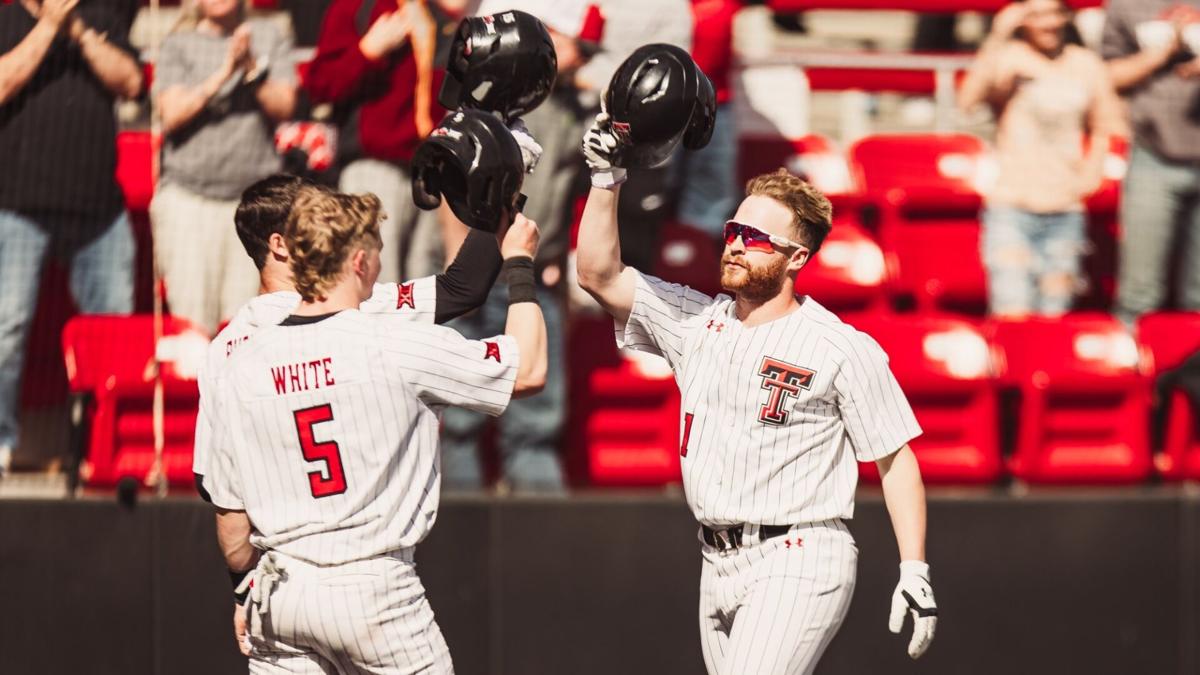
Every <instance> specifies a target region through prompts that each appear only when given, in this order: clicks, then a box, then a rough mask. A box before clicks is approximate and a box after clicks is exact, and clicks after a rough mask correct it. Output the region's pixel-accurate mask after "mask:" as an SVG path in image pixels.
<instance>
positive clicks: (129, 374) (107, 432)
mask: <svg viewBox="0 0 1200 675" xmlns="http://www.w3.org/2000/svg"><path fill="white" fill-rule="evenodd" d="M163 336H164V338H163V339H162V340H160V341H159V342H158V357H159V360H160V362H161V371H162V376H163V378H162V379H163V394H164V396H163V416H162V421H163V428H162V432H163V439H164V444H163V464H164V468H165V471H166V475H167V479H168V481H169V482H170V483H171V484H173V485H179V486H187V485H191V484H192V443H193V438H194V433H195V428H196V411H197V405H198V404H199V393H198V391H197V389H196V380H195V372H196V368H197V367H198V366H199V364H200V363H201V362H202V360H203V355H204V350H205V347H206V346H207V344H208V336H206V335H205V334H204V333H202V332H200V331H199V330H198V329H197V328H195V327H194V326H192V325H191V324H190V323H189V322H187V321H185V320H183V319H177V318H173V317H165V318H164V319H163ZM62 344H63V357H64V359H65V361H66V366H67V381H68V386H69V388H70V391H71V393H72V395H73V399H74V403H73V405H74V406H75V407H74V410H73V414H72V416H73V419H74V420H75V421H76V424H78V425H79V427H78V429H77V431H78V432H79V433H78V434H77V437H76V438H75V439H74V442H75V443H77V444H78V445H79V446H81V447H80V448H78V449H76V451H77V452H80V453H82V452H83V446H86V461H84V463H83V464H82V466H81V467H80V477H82V478H83V480H84V481H85V482H86V483H88V484H89V485H97V486H111V485H114V484H116V482H117V481H118V480H120V479H121V478H124V477H126V476H129V477H133V478H135V479H137V480H139V481H141V480H143V479H144V478H145V477H146V475H147V472H148V471H149V470H150V468H151V467H152V465H153V463H154V447H155V433H154V398H155V392H154V389H155V387H154V353H155V340H154V318H153V317H152V316H147V315H135V316H127V317H125V316H122V317H114V316H82V317H76V318H74V319H72V320H71V321H70V322H68V323H67V326H66V328H65V329H63V336H62Z"/></svg>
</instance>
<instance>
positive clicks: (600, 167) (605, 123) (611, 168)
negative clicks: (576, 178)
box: [583, 112, 626, 190]
mask: <svg viewBox="0 0 1200 675" xmlns="http://www.w3.org/2000/svg"><path fill="white" fill-rule="evenodd" d="M620 145H621V140H620V139H619V138H617V135H616V134H615V133H613V130H612V119H611V118H610V117H609V116H608V113H604V112H602V113H600V114H599V115H596V121H595V122H593V123H592V126H591V127H590V128H589V129H588V130H587V133H585V134H584V135H583V157H584V159H586V160H587V165H588V168H589V169H591V170H592V185H593V186H594V187H598V188H603V189H605V190H610V189H612V188H614V187H616V186H618V185H620V184H621V183H624V182H625V177H626V176H625V169H623V168H621V167H619V166H615V165H614V164H613V162H614V158H615V156H616V150H617V148H618V147H620Z"/></svg>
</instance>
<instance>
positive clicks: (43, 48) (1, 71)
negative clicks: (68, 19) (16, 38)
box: [0, 20, 58, 104]
mask: <svg viewBox="0 0 1200 675" xmlns="http://www.w3.org/2000/svg"><path fill="white" fill-rule="evenodd" d="M57 34H58V28H57V27H56V26H54V25H53V24H51V23H50V22H49V21H46V20H41V21H38V22H37V24H35V25H34V27H33V29H32V30H30V31H29V33H28V34H27V35H26V36H25V38H24V39H23V40H21V43H20V44H18V45H17V46H16V47H13V48H12V49H11V50H10V51H9V52H8V53H7V54H5V55H3V56H0V104H3V103H7V102H8V101H9V99H11V98H13V97H14V96H16V95H17V93H18V92H20V91H21V90H22V89H24V88H25V85H26V84H29V80H30V79H31V78H32V77H33V74H34V73H35V72H37V69H38V66H39V65H41V63H42V59H43V58H45V56H46V52H47V51H49V49H50V45H51V44H53V42H54V36H55V35H57Z"/></svg>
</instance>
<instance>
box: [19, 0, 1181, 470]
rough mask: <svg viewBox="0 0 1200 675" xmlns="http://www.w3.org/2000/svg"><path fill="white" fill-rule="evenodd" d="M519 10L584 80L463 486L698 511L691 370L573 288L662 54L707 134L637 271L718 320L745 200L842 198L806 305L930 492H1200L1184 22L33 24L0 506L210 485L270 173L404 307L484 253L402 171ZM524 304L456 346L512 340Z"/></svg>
mask: <svg viewBox="0 0 1200 675" xmlns="http://www.w3.org/2000/svg"><path fill="white" fill-rule="evenodd" d="M508 9H521V10H524V11H527V12H530V13H532V14H534V15H536V16H538V17H539V18H541V19H542V20H543V22H544V23H546V25H547V27H548V28H549V29H550V33H551V35H552V37H553V39H554V43H555V48H556V51H557V54H558V67H559V78H558V82H557V85H556V88H555V91H554V93H553V95H552V96H551V98H550V100H549V101H547V102H546V103H545V104H544V105H543V106H541V107H540V108H539V109H537V110H536V111H534V112H533V113H531V114H529V115H528V116H527V117H526V118H525V119H524V121H525V123H526V125H527V126H528V127H529V129H530V131H531V133H532V134H533V135H534V136H535V137H536V138H537V139H538V141H539V142H540V143H541V145H542V146H543V148H544V154H543V156H542V159H541V161H540V163H539V164H538V166H537V169H536V170H535V171H534V173H533V174H532V175H530V176H529V177H527V180H526V184H525V188H524V190H523V191H524V193H525V194H527V195H528V196H529V199H528V202H527V206H526V214H527V215H528V216H530V217H531V218H533V219H534V220H536V221H537V222H538V223H539V225H540V226H541V230H542V246H541V250H540V252H539V259H538V260H537V261H536V266H537V275H538V280H539V283H540V285H539V289H538V291H539V300H540V303H541V305H542V308H543V311H544V312H545V315H546V320H547V324H548V329H549V337H550V357H551V373H550V377H549V380H548V384H547V387H546V389H545V391H544V392H543V393H541V394H539V395H538V396H536V397H533V398H529V399H522V400H520V401H515V402H514V403H513V405H512V406H511V407H510V409H509V410H508V412H507V413H506V414H505V415H503V416H502V417H500V418H499V419H498V420H495V421H491V420H487V419H485V418H482V417H480V416H478V415H474V414H472V413H469V412H466V411H458V410H451V411H448V412H447V413H446V414H445V417H444V419H443V432H442V433H443V438H442V441H443V468H444V476H445V479H444V480H445V484H446V486H447V488H449V489H466V490H474V489H481V488H486V489H495V490H499V491H501V492H506V491H510V490H514V491H530V492H539V493H561V492H564V491H565V490H566V489H567V488H568V486H584V485H645V484H650V485H661V484H671V483H673V482H676V481H677V480H678V462H677V460H675V452H676V450H677V448H676V446H677V443H678V439H677V431H678V429H677V425H678V398H677V397H678V394H677V390H676V388H675V387H674V385H673V383H672V382H671V381H670V380H669V379H667V378H669V371H668V369H667V368H666V366H665V364H664V363H661V362H656V361H655V360H654V359H647V358H645V357H643V356H633V355H624V354H618V353H617V352H616V351H615V346H614V345H613V341H612V333H611V326H610V325H609V324H608V322H606V321H605V319H604V318H603V316H602V315H601V314H600V313H599V312H598V311H597V308H595V307H594V306H592V305H591V301H590V299H589V298H587V296H586V295H584V294H582V293H580V292H579V290H578V289H577V288H576V287H575V284H574V282H573V280H572V257H573V255H572V250H573V245H574V237H573V233H574V228H575V227H576V225H577V220H578V216H579V213H580V211H581V208H582V199H583V197H584V196H585V195H586V188H587V185H588V182H587V179H586V176H585V175H584V173H583V169H584V167H583V162H582V157H581V155H580V152H579V141H580V138H581V136H582V133H583V130H584V129H585V128H586V126H587V125H588V123H589V122H590V120H591V118H592V117H593V116H594V115H595V114H596V112H598V110H599V100H600V93H601V90H602V89H603V87H604V86H605V84H606V83H607V82H608V79H609V77H610V76H611V74H612V72H613V71H614V70H615V69H616V67H617V65H618V64H619V63H620V62H621V61H622V60H623V59H624V58H625V56H627V55H628V54H629V53H630V52H632V51H633V50H634V49H635V48H636V47H638V46H640V45H642V44H646V43H649V42H670V43H674V44H677V45H680V46H682V47H684V48H687V49H690V51H691V53H692V54H693V56H694V58H695V59H696V61H697V63H698V64H699V65H700V67H701V68H702V69H703V70H704V71H705V72H706V73H707V74H708V76H709V78H710V79H711V80H712V82H713V84H714V86H715V89H716V92H717V100H718V116H717V123H716V129H715V131H714V134H713V139H712V142H711V143H710V144H709V145H708V147H706V148H704V149H703V150H700V151H694V152H685V151H681V152H679V153H678V154H677V155H676V156H675V157H673V158H672V159H671V161H670V162H668V163H667V164H666V165H664V166H662V167H658V168H655V169H651V170H644V171H638V172H633V175H631V177H630V180H629V181H628V182H627V183H626V184H625V186H624V188H623V190H622V195H621V205H620V219H621V237H622V252H623V255H624V256H625V258H626V263H627V264H630V265H633V266H635V267H637V268H639V269H641V270H643V271H646V272H649V273H652V274H656V275H659V276H662V277H664V278H667V279H670V280H672V281H679V282H683V283H688V284H690V285H692V286H694V287H696V288H699V289H700V290H703V291H705V292H710V293H715V292H718V291H719V288H718V287H717V286H716V279H717V259H718V256H719V252H720V246H721V242H720V241H719V236H720V232H721V229H722V227H723V224H724V222H725V220H726V219H727V218H728V217H729V216H730V215H731V214H732V212H733V211H734V209H735V208H736V206H737V204H738V202H739V200H740V198H741V186H742V185H743V184H744V182H745V180H746V179H747V178H749V177H751V176H753V175H755V174H758V173H762V172H766V171H771V170H774V169H776V168H778V167H780V166H785V167H787V168H788V169H789V170H791V171H793V172H794V173H797V174H799V175H802V176H804V177H806V178H807V179H808V180H810V181H811V182H813V183H814V184H815V185H816V186H817V187H818V188H820V189H821V190H823V191H824V192H825V193H826V194H828V195H829V197H830V198H831V200H832V201H833V202H834V205H835V227H834V232H833V235H832V236H831V238H830V240H829V242H828V243H827V244H826V245H825V247H824V248H823V249H822V251H821V253H820V255H819V256H818V258H817V260H815V261H814V262H813V263H812V264H810V265H809V268H807V269H806V270H805V271H803V272H802V273H801V277H800V282H799V284H798V287H799V288H801V289H803V290H804V291H805V292H807V293H810V294H811V295H812V296H813V297H814V298H816V299H817V300H818V301H820V302H822V303H823V304H825V305H826V306H828V307H829V308H831V309H833V310H834V311H836V312H838V313H839V314H841V315H842V316H843V317H844V318H846V320H847V321H849V322H850V323H853V324H854V325H856V326H859V327H860V328H861V329H863V330H866V331H867V332H869V333H871V334H872V335H873V336H875V337H876V339H878V340H879V341H880V342H881V343H882V344H883V345H884V347H885V348H886V349H888V351H889V353H890V354H891V357H892V361H893V368H894V369H895V370H896V371H897V375H898V377H899V378H900V380H901V383H902V384H903V385H904V386H905V389H906V391H907V392H908V393H909V395H910V397H912V398H913V399H914V402H915V407H916V409H917V411H918V416H919V417H920V418H921V421H922V424H923V426H924V427H925V428H926V430H927V434H926V437H925V438H924V439H923V441H921V444H920V445H918V447H917V448H916V449H917V452H918V456H919V458H920V460H921V462H922V468H923V470H925V471H926V473H927V477H929V478H930V479H931V481H932V482H949V483H960V482H971V483H995V482H998V481H1003V480H1008V479H1010V478H1013V477H1015V478H1017V479H1021V480H1028V481H1047V482H1085V483H1089V482H1126V483H1138V482H1142V481H1145V480H1147V479H1148V478H1150V477H1151V476H1157V477H1158V478H1166V479H1172V478H1182V477H1193V478H1200V459H1197V457H1200V434H1197V432H1196V419H1197V415H1196V401H1197V399H1200V391H1196V390H1197V389H1200V387H1198V386H1197V385H1196V383H1195V381H1196V375H1195V371H1196V368H1197V360H1196V358H1195V356H1194V354H1195V352H1196V351H1197V350H1200V314H1198V313H1197V311H1198V310H1200V4H1198V3H1197V2H1195V1H1187V2H1183V1H1179V0H1110V2H1108V3H1105V4H1103V5H1102V4H1101V3H1100V2H1092V1H1089V0H1084V1H1083V2H1070V3H1068V2H1060V1H1059V0H1023V1H1021V2H1011V3H1006V2H1002V1H1000V0H776V1H771V2H737V1H735V0H692V1H691V2H689V1H688V0H599V1H597V2H589V1H587V0H482V2H477V1H474V0H399V2H397V0H183V4H182V5H180V4H178V3H177V2H159V1H157V0H155V1H153V2H150V3H149V4H145V3H142V4H139V3H138V1H137V0H83V1H82V2H78V1H77V0H8V1H7V3H6V4H3V5H0V52H2V53H3V56H2V57H0V156H3V161H2V162H0V474H4V475H7V476H8V477H7V478H6V479H3V480H4V483H0V490H3V489H4V487H5V486H6V485H7V487H8V489H9V490H12V489H13V487H12V486H13V485H18V484H20V482H21V477H22V476H24V477H26V478H29V477H31V476H39V477H45V476H50V477H59V478H61V479H63V480H65V481H66V482H68V483H69V484H71V485H72V486H73V485H74V482H75V480H76V477H78V478H80V479H81V480H82V482H83V484H84V485H85V486H95V487H107V486H111V485H114V484H116V483H117V482H118V481H119V480H120V479H122V478H125V477H131V478H134V479H135V480H137V481H139V482H143V481H146V480H147V477H148V473H149V474H150V475H149V478H150V479H151V480H154V479H158V478H162V479H165V480H166V481H167V482H169V483H170V484H171V485H173V486H176V487H178V488H179V489H181V490H186V489H189V487H188V486H189V485H190V484H191V449H190V447H191V440H192V437H191V434H192V429H193V427H194V419H195V405H196V391H195V373H196V368H197V367H198V364H199V363H200V362H201V360H202V353H203V347H204V345H205V343H206V340H207V339H208V338H209V337H210V336H212V335H213V334H214V333H215V332H216V331H217V330H218V329H219V327H220V326H221V325H222V324H223V322H225V321H227V320H228V319H229V318H230V317H231V316H232V315H233V313H234V312H235V311H236V310H237V309H238V307H240V306H241V305H242V304H243V303H244V302H246V301H247V300H248V299H250V298H251V297H253V296H254V295H255V294H256V293H257V292H258V277H257V274H256V270H255V267H254V265H253V263H252V261H251V260H250V259H249V258H248V257H247V256H246V254H245V252H244V251H243V249H242V246H241V243H240V241H239V239H238V236H237V232H236V231H235V228H234V225H233V212H234V209H235V207H236V204H237V201H238V197H239V195H240V194H241V191H242V190H243V189H244V188H245V187H247V186H248V185H250V184H251V183H253V182H254V181H256V180H259V179H261V178H264V177H266V176H268V175H270V174H273V173H277V172H280V171H288V172H292V173H298V174H303V175H307V176H309V177H312V178H314V179H315V180H318V181H321V182H324V183H327V184H329V185H333V186H337V187H338V188H339V189H341V190H344V191H348V192H372V193H375V194H376V195H378V196H379V197H380V198H381V200H382V201H383V204H384V206H385V210H386V211H387V214H388V218H387V220H386V221H385V223H384V230H383V233H384V237H385V250H384V254H385V259H384V266H383V273H382V275H381V278H380V281H385V282H387V281H401V280H406V279H413V278H416V277H421V276H426V275H430V274H434V273H436V272H438V271H440V270H441V269H442V268H443V267H444V265H445V264H446V263H447V261H448V260H450V259H452V258H453V255H454V253H455V251H456V250H457V247H458V245H459V244H460V243H461V241H462V238H463V236H465V230H464V226H463V225H462V224H461V223H457V222H455V221H454V220H453V218H452V217H450V216H448V215H447V214H446V213H445V212H444V210H443V211H438V212H426V211H420V210H418V209H417V208H416V207H415V206H414V205H413V203H412V200H411V198H410V191H409V173H408V166H407V164H408V162H409V160H410V159H411V157H412V154H413V152H414V150H415V148H416V146H417V144H418V143H419V142H420V140H421V139H422V138H423V137H424V136H425V135H426V134H428V132H429V131H430V130H431V129H432V128H433V126H434V125H435V124H436V123H437V121H438V120H439V119H440V118H441V116H442V115H443V114H444V112H445V111H444V110H442V109H440V108H439V107H438V104H437V92H438V88H439V87H440V82H441V73H442V70H443V68H444V59H445V55H444V48H445V47H446V46H447V45H448V43H449V39H450V37H451V35H452V34H453V30H454V28H455V26H456V23H457V20H458V18H460V17H462V16H464V15H467V14H474V13H481V14H492V13H498V12H502V11H505V10H508ZM504 292H505V291H504V289H503V285H502V284H499V285H497V288H496V290H495V292H494V293H493V295H492V297H490V298H489V300H488V303H487V304H486V305H485V306H484V307H483V308H482V309H481V310H480V311H478V312H476V313H475V314H473V315H470V316H467V317H464V318H462V319H460V320H458V321H456V322H455V324H454V325H455V327H456V328H458V329H459V330H460V331H462V332H463V333H465V334H467V335H469V336H472V337H482V336H485V335H491V334H495V333H497V332H500V331H501V330H502V325H503V317H504V308H505V307H506V299H505V298H504V297H503V296H504ZM1189 358H1190V361H1189ZM1189 387H1192V388H1193V389H1189ZM156 452H161V454H162V457H163V461H162V463H161V464H156V463H155V457H156ZM1193 474H1194V475H1193ZM869 478H870V477H869V475H868V479H869Z"/></svg>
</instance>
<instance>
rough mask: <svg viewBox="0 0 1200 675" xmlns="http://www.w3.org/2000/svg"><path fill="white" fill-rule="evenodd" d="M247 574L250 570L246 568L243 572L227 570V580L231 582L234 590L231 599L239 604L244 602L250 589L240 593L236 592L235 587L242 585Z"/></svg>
mask: <svg viewBox="0 0 1200 675" xmlns="http://www.w3.org/2000/svg"><path fill="white" fill-rule="evenodd" d="M247 574H250V570H246V571H245V572H234V571H233V570H229V581H230V583H232V584H233V590H234V593H233V601H234V602H236V603H237V604H239V605H244V604H246V597H247V596H249V595H250V589H248V588H247V589H246V590H244V591H242V592H241V593H238V592H237V587H238V586H241V585H242V581H243V580H244V579H245V578H246V575H247Z"/></svg>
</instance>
